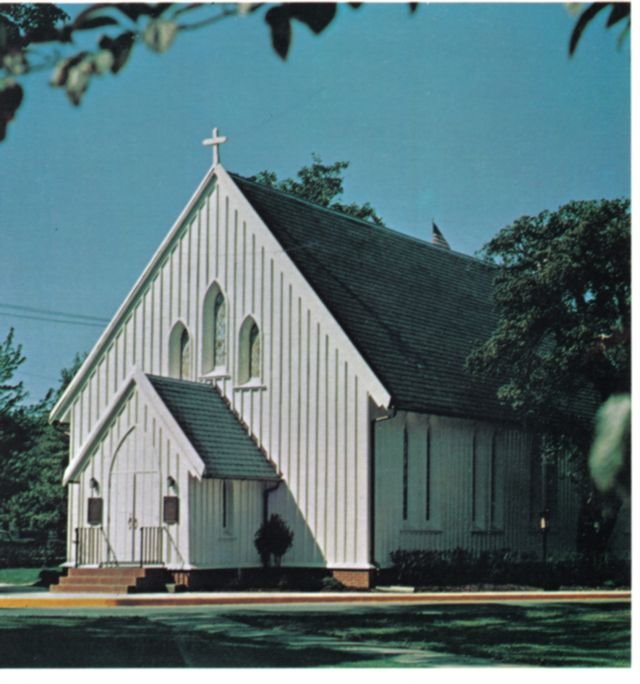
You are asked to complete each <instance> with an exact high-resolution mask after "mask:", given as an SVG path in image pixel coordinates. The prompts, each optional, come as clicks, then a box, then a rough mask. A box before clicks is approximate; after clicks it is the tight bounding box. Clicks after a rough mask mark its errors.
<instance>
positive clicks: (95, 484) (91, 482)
mask: <svg viewBox="0 0 640 684" xmlns="http://www.w3.org/2000/svg"><path fill="white" fill-rule="evenodd" d="M89 489H91V491H92V492H93V491H95V492H97V491H98V490H99V489H100V485H99V483H98V480H96V478H95V477H92V478H91V479H90V480H89Z"/></svg>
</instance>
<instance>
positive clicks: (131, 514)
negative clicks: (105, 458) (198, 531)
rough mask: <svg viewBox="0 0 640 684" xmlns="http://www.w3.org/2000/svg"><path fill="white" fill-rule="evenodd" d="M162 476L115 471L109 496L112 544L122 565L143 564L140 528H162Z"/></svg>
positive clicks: (156, 473) (142, 472)
mask: <svg viewBox="0 0 640 684" xmlns="http://www.w3.org/2000/svg"><path fill="white" fill-rule="evenodd" d="M160 520H161V517H160V474H159V473H158V472H154V471H134V472H114V473H112V475H111V492H110V497H109V541H110V544H111V549H112V554H111V555H112V556H113V555H115V560H116V561H117V562H118V563H119V564H123V563H137V562H139V561H140V544H141V536H140V535H141V533H140V529H141V528H143V527H145V528H149V527H152V528H158V527H160V525H161V523H160Z"/></svg>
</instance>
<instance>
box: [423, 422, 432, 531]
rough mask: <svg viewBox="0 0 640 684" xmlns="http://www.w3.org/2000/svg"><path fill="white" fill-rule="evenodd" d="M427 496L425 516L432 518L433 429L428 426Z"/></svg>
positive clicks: (427, 518)
mask: <svg viewBox="0 0 640 684" xmlns="http://www.w3.org/2000/svg"><path fill="white" fill-rule="evenodd" d="M424 477H425V497H424V518H425V520H427V521H429V520H431V430H430V428H427V446H426V454H425V474H424Z"/></svg>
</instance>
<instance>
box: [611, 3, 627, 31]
mask: <svg viewBox="0 0 640 684" xmlns="http://www.w3.org/2000/svg"><path fill="white" fill-rule="evenodd" d="M611 4H612V9H611V14H610V15H609V18H608V19H607V28H611V27H612V26H615V24H617V23H618V22H619V21H622V20H623V19H626V18H627V17H628V16H630V15H631V3H629V2H614V3H611Z"/></svg>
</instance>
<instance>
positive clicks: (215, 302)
mask: <svg viewBox="0 0 640 684" xmlns="http://www.w3.org/2000/svg"><path fill="white" fill-rule="evenodd" d="M226 365H227V299H226V297H225V296H224V294H223V293H222V290H221V289H220V286H219V285H218V284H217V283H213V284H212V285H211V287H209V289H208V291H207V294H206V296H205V298H204V302H203V304H202V361H201V368H202V373H205V374H206V373H213V372H215V373H223V372H226Z"/></svg>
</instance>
